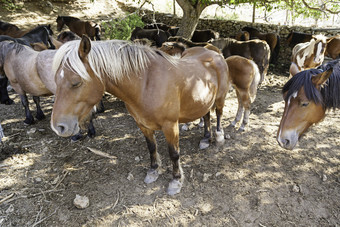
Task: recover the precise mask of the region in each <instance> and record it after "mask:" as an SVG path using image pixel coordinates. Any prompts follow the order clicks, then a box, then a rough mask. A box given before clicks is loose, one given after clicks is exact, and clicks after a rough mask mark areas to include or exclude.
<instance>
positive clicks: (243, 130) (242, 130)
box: [237, 126, 246, 133]
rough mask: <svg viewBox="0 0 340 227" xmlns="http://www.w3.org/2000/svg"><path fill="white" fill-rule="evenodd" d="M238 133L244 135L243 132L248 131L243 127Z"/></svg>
mask: <svg viewBox="0 0 340 227" xmlns="http://www.w3.org/2000/svg"><path fill="white" fill-rule="evenodd" d="M237 131H238V132H239V133H242V132H245V131H246V129H245V128H244V127H242V126H241V127H240V128H239V129H238V130H237Z"/></svg>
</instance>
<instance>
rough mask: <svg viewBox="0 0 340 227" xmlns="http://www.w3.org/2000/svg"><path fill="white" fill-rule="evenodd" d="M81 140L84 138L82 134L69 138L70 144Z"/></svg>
mask: <svg viewBox="0 0 340 227" xmlns="http://www.w3.org/2000/svg"><path fill="white" fill-rule="evenodd" d="M82 138H84V136H83V134H81V133H78V134H76V135H74V136H72V137H71V142H77V141H79V140H81V139H82Z"/></svg>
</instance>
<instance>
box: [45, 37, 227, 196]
mask: <svg viewBox="0 0 340 227" xmlns="http://www.w3.org/2000/svg"><path fill="white" fill-rule="evenodd" d="M53 68H54V71H55V72H56V83H57V93H56V100H55V103H54V106H53V112H52V118H51V127H52V129H53V130H54V131H55V132H56V133H57V134H58V135H59V136H63V137H67V136H72V135H74V134H75V133H77V132H78V131H79V124H80V122H82V121H83V120H84V119H86V117H87V116H88V115H89V114H90V113H91V110H92V109H93V106H94V105H96V104H97V103H98V102H99V101H100V99H101V97H102V96H103V94H104V92H105V91H107V92H109V93H111V94H113V95H115V96H116V97H118V98H119V99H120V100H122V101H124V102H125V104H126V107H127V110H128V111H129V113H130V114H131V115H132V116H133V118H134V119H135V121H136V123H137V125H138V127H139V128H140V129H141V131H142V132H143V134H144V136H145V139H146V142H147V146H148V149H149V152H150V158H151V168H150V169H149V171H148V173H147V176H146V177H145V180H144V182H146V183H152V182H154V181H155V180H157V178H158V176H159V167H160V165H161V162H160V158H159V154H158V152H157V146H156V140H155V136H154V133H155V130H162V131H163V133H164V135H165V138H166V141H167V144H168V149H169V155H170V158H171V160H172V164H173V180H172V181H171V182H170V184H169V187H168V194H170V195H174V194H176V193H179V192H180V190H181V187H182V184H183V179H184V176H183V173H182V170H181V165H180V154H179V128H178V123H180V122H189V121H193V120H195V119H198V118H200V117H202V116H204V119H205V130H204V138H203V139H202V140H203V142H209V140H210V139H211V127H210V109H211V108H212V107H213V106H215V107H216V114H217V126H216V135H217V137H216V141H218V142H222V141H224V136H223V129H222V127H221V116H222V112H223V106H224V99H225V96H226V94H227V91H228V87H229V79H228V66H227V64H226V62H225V60H224V59H223V57H222V56H221V55H219V54H217V53H215V52H213V51H210V50H207V49H205V48H201V47H195V48H191V49H189V50H186V51H184V53H183V56H182V58H180V59H175V58H173V57H171V56H169V55H167V54H165V53H163V52H161V51H159V50H156V49H153V48H150V47H148V46H143V45H139V44H133V43H129V42H127V41H121V40H109V41H104V42H91V41H90V39H89V38H87V37H86V36H83V38H82V40H81V41H80V42H79V41H70V42H67V43H65V44H64V45H63V46H61V48H60V49H59V50H58V51H57V54H56V56H55V58H54V63H53Z"/></svg>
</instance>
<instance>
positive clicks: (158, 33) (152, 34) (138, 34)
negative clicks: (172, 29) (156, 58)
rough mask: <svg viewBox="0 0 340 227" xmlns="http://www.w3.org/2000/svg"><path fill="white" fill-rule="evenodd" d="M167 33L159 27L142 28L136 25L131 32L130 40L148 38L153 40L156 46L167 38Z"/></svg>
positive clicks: (160, 44)
mask: <svg viewBox="0 0 340 227" xmlns="http://www.w3.org/2000/svg"><path fill="white" fill-rule="evenodd" d="M168 37H169V35H168V34H167V33H166V32H165V31H163V30H161V29H143V28H140V27H136V28H135V29H134V30H133V31H132V32H131V37H130V40H131V41H134V40H135V39H143V38H146V39H149V40H151V41H153V42H154V43H155V44H156V46H157V47H161V46H162V43H164V42H166V41H167V40H168Z"/></svg>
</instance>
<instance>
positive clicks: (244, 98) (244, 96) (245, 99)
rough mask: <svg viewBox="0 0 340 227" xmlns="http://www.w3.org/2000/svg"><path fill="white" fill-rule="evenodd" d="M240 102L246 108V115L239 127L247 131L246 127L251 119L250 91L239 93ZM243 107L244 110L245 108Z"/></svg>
mask: <svg viewBox="0 0 340 227" xmlns="http://www.w3.org/2000/svg"><path fill="white" fill-rule="evenodd" d="M238 99H239V104H240V103H241V105H242V107H243V108H244V115H243V121H242V124H241V126H240V128H239V129H238V130H239V131H240V132H243V131H245V128H246V126H247V124H248V121H249V114H250V103H251V101H250V95H249V92H242V93H239V94H238ZM243 108H242V110H243Z"/></svg>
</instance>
